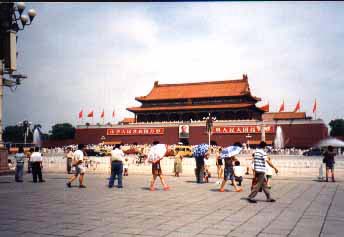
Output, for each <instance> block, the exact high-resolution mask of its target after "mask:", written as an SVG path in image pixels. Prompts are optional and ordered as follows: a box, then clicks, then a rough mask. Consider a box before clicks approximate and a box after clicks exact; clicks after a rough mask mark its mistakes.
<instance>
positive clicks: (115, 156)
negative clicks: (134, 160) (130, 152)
mask: <svg viewBox="0 0 344 237" xmlns="http://www.w3.org/2000/svg"><path fill="white" fill-rule="evenodd" d="M123 161H124V153H123V151H122V150H121V144H116V145H115V147H114V148H113V150H112V151H111V176H110V179H109V188H113V186H114V183H115V177H116V176H117V180H118V188H123V185H122V177H123Z"/></svg>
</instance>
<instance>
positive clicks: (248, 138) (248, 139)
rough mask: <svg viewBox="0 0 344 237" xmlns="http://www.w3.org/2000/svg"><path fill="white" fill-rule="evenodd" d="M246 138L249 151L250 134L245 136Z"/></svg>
mask: <svg viewBox="0 0 344 237" xmlns="http://www.w3.org/2000/svg"><path fill="white" fill-rule="evenodd" d="M246 138H247V149H249V148H250V138H252V136H251V135H250V134H247V135H246Z"/></svg>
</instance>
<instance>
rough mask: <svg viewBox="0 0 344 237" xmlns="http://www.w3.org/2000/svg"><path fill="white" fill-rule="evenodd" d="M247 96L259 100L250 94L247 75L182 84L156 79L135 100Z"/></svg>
mask: <svg viewBox="0 0 344 237" xmlns="http://www.w3.org/2000/svg"><path fill="white" fill-rule="evenodd" d="M239 96H249V97H251V98H252V99H253V100H256V101H260V100H261V99H260V98H259V97H255V96H252V95H251V92H250V87H249V84H248V79H247V75H243V79H238V80H225V81H208V82H197V83H182V84H160V85H159V83H158V82H157V81H156V82H155V83H154V87H153V88H152V90H151V91H150V92H149V93H148V95H146V96H139V97H135V99H136V100H137V101H140V102H142V101H156V100H178V99H194V98H219V97H239Z"/></svg>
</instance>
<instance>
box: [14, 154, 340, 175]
mask: <svg viewBox="0 0 344 237" xmlns="http://www.w3.org/2000/svg"><path fill="white" fill-rule="evenodd" d="M127 157H128V160H129V173H139V174H150V173H151V164H149V163H148V162H144V161H143V162H142V163H138V160H137V157H136V156H133V155H129V156H127ZM247 157H249V156H247V155H239V156H237V158H238V159H239V161H240V163H241V166H246V165H247V164H249V163H248V162H247V161H246V158H247ZM270 157H271V159H272V162H273V164H274V165H275V166H276V167H277V168H278V169H279V176H317V175H318V173H319V167H320V166H321V164H322V159H323V157H321V156H314V157H307V156H297V155H271V156H270ZM11 159H12V160H13V157H11ZM86 166H87V172H88V173H96V174H110V158H109V157H88V161H87V162H86ZM195 166H196V164H195V159H194V158H184V159H183V174H184V175H193V174H194V168H195ZM161 167H162V169H163V172H164V173H165V174H171V173H173V168H174V157H165V158H164V159H163V160H162V161H161ZM43 169H44V171H45V172H66V159H65V158H64V156H63V154H45V155H44V159H43ZM335 170H336V172H337V173H338V172H340V173H341V172H343V173H344V157H336V164H335ZM210 171H211V172H212V174H213V176H216V165H215V159H214V157H211V158H210Z"/></svg>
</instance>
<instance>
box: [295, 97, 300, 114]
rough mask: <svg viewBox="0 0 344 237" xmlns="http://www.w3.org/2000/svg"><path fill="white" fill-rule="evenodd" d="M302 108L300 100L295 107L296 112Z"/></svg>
mask: <svg viewBox="0 0 344 237" xmlns="http://www.w3.org/2000/svg"><path fill="white" fill-rule="evenodd" d="M300 108H301V105H300V100H299V101H298V102H297V104H296V106H295V109H294V113H295V112H297V111H299V110H300Z"/></svg>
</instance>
